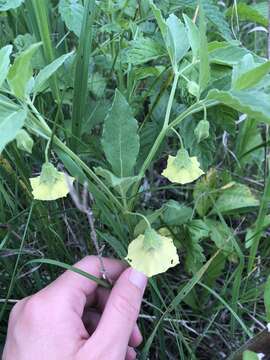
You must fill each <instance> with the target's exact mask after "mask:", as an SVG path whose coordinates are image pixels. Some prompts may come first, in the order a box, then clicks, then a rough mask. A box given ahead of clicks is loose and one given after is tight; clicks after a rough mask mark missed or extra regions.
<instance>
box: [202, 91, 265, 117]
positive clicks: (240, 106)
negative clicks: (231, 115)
mask: <svg viewBox="0 0 270 360" xmlns="http://www.w3.org/2000/svg"><path fill="white" fill-rule="evenodd" d="M208 98H209V99H215V100H218V101H220V102H221V103H223V104H225V105H227V106H230V107H232V108H233V109H235V110H237V111H240V112H242V113H244V114H247V115H248V116H250V117H252V118H254V119H256V120H258V121H262V122H265V123H268V124H269V123H270V95H269V94H266V93H263V92H259V91H257V90H248V91H235V90H232V91H219V90H211V91H210V92H209V93H208Z"/></svg>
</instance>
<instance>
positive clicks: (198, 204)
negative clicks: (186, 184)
mask: <svg viewBox="0 0 270 360" xmlns="http://www.w3.org/2000/svg"><path fill="white" fill-rule="evenodd" d="M216 185H217V172H216V171H215V170H210V171H209V172H208V173H207V174H206V176H204V177H202V178H201V179H200V180H198V181H197V182H196V184H195V186H194V190H193V198H194V204H195V209H196V211H197V213H198V214H199V215H200V216H201V217H203V216H205V215H206V214H207V213H208V211H209V210H210V209H211V208H212V206H213V204H212V199H211V197H212V198H215V196H216V192H215V191H214V190H215V189H216ZM210 194H211V195H210Z"/></svg>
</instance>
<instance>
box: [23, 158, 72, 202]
mask: <svg viewBox="0 0 270 360" xmlns="http://www.w3.org/2000/svg"><path fill="white" fill-rule="evenodd" d="M66 177H67V175H66V174H64V173H63V172H61V171H58V170H57V169H56V168H55V167H54V166H53V164H51V163H48V162H46V163H45V164H43V165H42V170H41V174H40V176H37V177H34V178H30V179H29V180H30V183H31V186H32V194H33V196H34V199H37V200H43V201H50V200H56V199H59V198H62V197H65V196H67V194H68V193H69V188H68V183H67V178H66ZM69 181H70V182H71V183H73V181H74V178H72V177H70V176H69Z"/></svg>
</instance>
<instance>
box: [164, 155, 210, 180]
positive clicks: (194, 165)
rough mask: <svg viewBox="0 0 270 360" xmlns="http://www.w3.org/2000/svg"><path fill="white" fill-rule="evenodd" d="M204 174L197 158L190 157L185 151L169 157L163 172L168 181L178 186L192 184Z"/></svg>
mask: <svg viewBox="0 0 270 360" xmlns="http://www.w3.org/2000/svg"><path fill="white" fill-rule="evenodd" d="M203 174H204V172H203V171H202V169H201V168H200V163H199V161H198V159H197V157H196V156H193V157H190V156H189V154H188V152H187V150H185V149H180V150H179V151H178V153H177V155H176V156H171V155H169V157H168V161H167V167H166V169H165V170H163V172H162V175H163V176H165V177H166V178H167V179H168V180H170V181H171V182H173V183H178V184H188V183H191V182H193V181H194V180H197V179H198V178H199V177H200V176H201V175H203Z"/></svg>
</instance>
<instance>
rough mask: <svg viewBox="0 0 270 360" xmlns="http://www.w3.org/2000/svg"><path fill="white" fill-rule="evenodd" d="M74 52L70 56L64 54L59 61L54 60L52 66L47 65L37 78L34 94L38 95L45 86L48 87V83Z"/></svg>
mask: <svg viewBox="0 0 270 360" xmlns="http://www.w3.org/2000/svg"><path fill="white" fill-rule="evenodd" d="M73 53H74V52H73V51H72V52H69V53H68V54H64V55H62V56H60V57H59V58H58V59H56V60H54V61H53V62H52V63H51V64H49V65H47V66H46V67H45V68H44V69H42V70H41V71H40V72H39V73H38V75H37V77H36V78H35V83H34V89H33V92H34V93H38V92H40V91H42V90H43V89H44V85H46V81H47V80H48V79H49V78H50V77H51V76H52V75H53V74H54V73H55V72H56V71H57V70H58V69H59V67H60V66H61V65H63V63H64V62H65V61H66V60H67V59H68V58H69V57H70V56H71V55H72V54H73Z"/></svg>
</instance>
